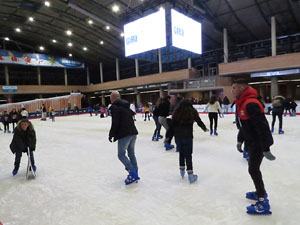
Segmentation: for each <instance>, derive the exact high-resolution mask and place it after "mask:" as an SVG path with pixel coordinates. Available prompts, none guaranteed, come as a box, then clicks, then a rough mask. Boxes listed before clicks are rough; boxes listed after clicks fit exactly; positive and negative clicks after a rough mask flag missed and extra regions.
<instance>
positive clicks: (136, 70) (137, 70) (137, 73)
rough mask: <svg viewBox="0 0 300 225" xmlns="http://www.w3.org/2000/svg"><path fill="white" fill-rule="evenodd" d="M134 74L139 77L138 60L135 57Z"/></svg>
mask: <svg viewBox="0 0 300 225" xmlns="http://www.w3.org/2000/svg"><path fill="white" fill-rule="evenodd" d="M135 76H136V77H139V76H140V71H139V60H138V59H135Z"/></svg>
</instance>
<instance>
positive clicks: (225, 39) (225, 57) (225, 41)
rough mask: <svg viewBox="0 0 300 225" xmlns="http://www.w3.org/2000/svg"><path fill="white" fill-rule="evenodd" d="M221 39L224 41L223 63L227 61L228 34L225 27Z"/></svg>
mask: <svg viewBox="0 0 300 225" xmlns="http://www.w3.org/2000/svg"><path fill="white" fill-rule="evenodd" d="M223 41H224V63H228V36H227V29H226V28H224V29H223Z"/></svg>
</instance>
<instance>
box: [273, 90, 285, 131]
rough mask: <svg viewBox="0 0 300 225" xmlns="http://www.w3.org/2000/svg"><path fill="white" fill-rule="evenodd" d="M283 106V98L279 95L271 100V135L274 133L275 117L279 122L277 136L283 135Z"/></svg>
mask: <svg viewBox="0 0 300 225" xmlns="http://www.w3.org/2000/svg"><path fill="white" fill-rule="evenodd" d="M284 106H285V97H283V96H280V95H279V96H275V97H274V98H273V102H272V107H273V109H272V117H273V120H272V128H271V132H272V133H273V132H274V125H275V121H276V117H278V120H279V130H278V134H284V131H283V130H282V116H283V111H284Z"/></svg>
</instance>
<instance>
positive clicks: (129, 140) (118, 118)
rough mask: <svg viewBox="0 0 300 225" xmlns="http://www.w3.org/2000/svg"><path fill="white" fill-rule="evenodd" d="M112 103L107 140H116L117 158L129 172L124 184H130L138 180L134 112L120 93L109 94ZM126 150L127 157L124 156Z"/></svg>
mask: <svg viewBox="0 0 300 225" xmlns="http://www.w3.org/2000/svg"><path fill="white" fill-rule="evenodd" d="M110 101H111V103H112V105H111V107H110V111H111V117H112V118H111V128H110V131H109V138H108V139H109V141H110V142H112V141H118V158H119V160H120V161H121V162H122V163H123V165H124V166H125V169H126V170H127V171H128V172H129V175H128V176H127V179H126V180H125V184H126V185H127V184H131V183H133V182H135V181H137V180H139V179H140V178H139V176H138V165H137V160H136V157H135V152H134V147H135V141H136V138H137V134H138V131H137V129H136V127H135V125H134V121H133V115H134V113H133V112H132V110H131V109H130V108H129V102H127V101H126V100H123V99H120V93H119V92H118V91H113V92H112V93H111V95H110ZM126 151H127V154H128V157H127V156H126Z"/></svg>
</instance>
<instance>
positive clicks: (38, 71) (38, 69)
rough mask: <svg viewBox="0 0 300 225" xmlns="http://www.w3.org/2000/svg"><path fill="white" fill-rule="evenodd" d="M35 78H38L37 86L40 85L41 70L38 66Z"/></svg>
mask: <svg viewBox="0 0 300 225" xmlns="http://www.w3.org/2000/svg"><path fill="white" fill-rule="evenodd" d="M37 76H38V85H42V80H41V68H40V67H39V66H38V67H37Z"/></svg>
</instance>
